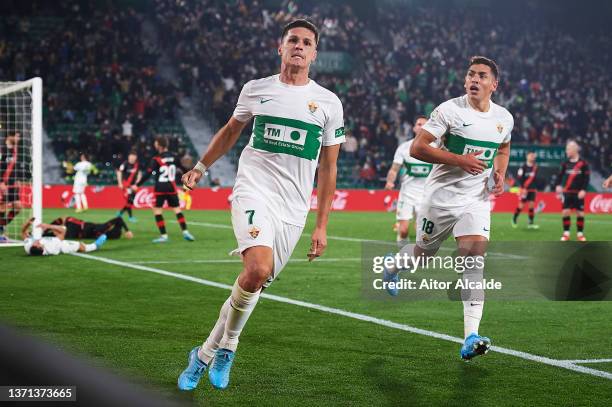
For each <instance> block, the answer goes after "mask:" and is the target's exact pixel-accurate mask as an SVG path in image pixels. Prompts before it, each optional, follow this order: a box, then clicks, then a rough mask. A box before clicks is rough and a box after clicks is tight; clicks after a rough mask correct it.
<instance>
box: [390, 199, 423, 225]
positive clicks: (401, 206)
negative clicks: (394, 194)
mask: <svg viewBox="0 0 612 407" xmlns="http://www.w3.org/2000/svg"><path fill="white" fill-rule="evenodd" d="M421 200H422V194H421V195H419V196H416V195H415V194H406V193H401V192H400V194H399V197H398V201H397V210H396V212H395V219H396V220H412V218H413V215H414V218H416V217H417V216H418V215H417V213H418V210H419V206H420V201H421Z"/></svg>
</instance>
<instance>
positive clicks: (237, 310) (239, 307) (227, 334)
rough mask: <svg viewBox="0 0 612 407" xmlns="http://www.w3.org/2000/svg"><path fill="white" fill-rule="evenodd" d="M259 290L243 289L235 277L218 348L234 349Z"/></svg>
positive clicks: (233, 350)
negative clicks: (253, 291)
mask: <svg viewBox="0 0 612 407" xmlns="http://www.w3.org/2000/svg"><path fill="white" fill-rule="evenodd" d="M260 292H261V289H260V290H258V291H257V292H255V293H250V292H248V291H245V290H243V289H242V287H240V285H238V279H236V282H235V283H234V288H232V295H231V296H230V309H229V312H228V313H227V321H226V322H225V331H224V332H223V338H221V342H220V343H219V347H220V348H223V349H229V350H231V351H232V352H235V351H236V349H237V348H238V338H239V337H240V332H242V328H244V325H245V324H246V322H247V321H248V320H249V317H250V316H251V312H253V309H255V305H256V304H257V300H259V294H260Z"/></svg>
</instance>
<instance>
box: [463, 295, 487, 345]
mask: <svg viewBox="0 0 612 407" xmlns="http://www.w3.org/2000/svg"><path fill="white" fill-rule="evenodd" d="M483 308H484V301H463V334H464V338H467V337H468V336H470V334H472V333H476V334H477V333H478V327H479V326H480V320H481V319H482V309H483Z"/></svg>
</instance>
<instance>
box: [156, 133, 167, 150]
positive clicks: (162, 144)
mask: <svg viewBox="0 0 612 407" xmlns="http://www.w3.org/2000/svg"><path fill="white" fill-rule="evenodd" d="M155 141H157V144H158V145H159V146H160V147H163V148H168V137H166V136H157V137H155Z"/></svg>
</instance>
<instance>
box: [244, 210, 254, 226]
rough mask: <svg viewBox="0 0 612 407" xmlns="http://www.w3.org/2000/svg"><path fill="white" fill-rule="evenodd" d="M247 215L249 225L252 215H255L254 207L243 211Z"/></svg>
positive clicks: (251, 222)
mask: <svg viewBox="0 0 612 407" xmlns="http://www.w3.org/2000/svg"><path fill="white" fill-rule="evenodd" d="M244 213H246V214H247V215H248V217H249V225H252V224H253V216H254V215H255V209H249V210H248V211H244Z"/></svg>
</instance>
